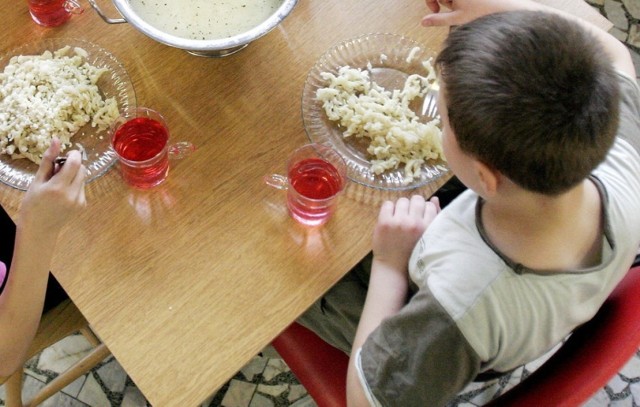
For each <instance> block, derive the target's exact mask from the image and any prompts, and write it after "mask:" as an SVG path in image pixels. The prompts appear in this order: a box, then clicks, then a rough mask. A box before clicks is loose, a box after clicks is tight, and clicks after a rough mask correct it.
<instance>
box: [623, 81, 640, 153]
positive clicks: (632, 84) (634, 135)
mask: <svg viewBox="0 0 640 407" xmlns="http://www.w3.org/2000/svg"><path fill="white" fill-rule="evenodd" d="M618 137H620V138H622V139H623V140H626V141H628V142H629V143H630V144H631V145H632V146H633V147H634V148H635V150H636V151H637V152H638V154H640V87H638V84H637V82H636V81H635V80H634V79H632V78H630V77H628V76H625V75H622V74H620V124H619V127H618Z"/></svg>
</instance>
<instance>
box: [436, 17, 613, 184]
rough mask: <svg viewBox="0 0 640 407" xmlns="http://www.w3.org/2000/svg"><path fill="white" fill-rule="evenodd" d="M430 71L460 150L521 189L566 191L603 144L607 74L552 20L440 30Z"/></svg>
mask: <svg viewBox="0 0 640 407" xmlns="http://www.w3.org/2000/svg"><path fill="white" fill-rule="evenodd" d="M436 66H437V68H438V71H439V73H440V77H441V80H442V85H443V86H442V89H443V91H444V92H445V93H444V96H445V98H444V99H445V101H446V105H447V109H448V112H449V122H450V125H451V128H452V130H453V132H454V133H455V137H456V140H457V142H458V145H459V146H460V149H461V150H462V151H464V152H466V153H468V154H470V155H472V156H473V157H475V158H477V159H478V160H480V161H481V162H483V163H485V164H486V165H488V166H490V167H492V168H495V169H497V170H498V171H500V172H501V173H502V174H504V175H505V176H506V177H508V178H509V179H511V180H512V181H513V182H515V183H516V184H518V185H520V186H521V187H523V188H525V189H528V190H530V191H533V192H538V193H542V194H547V195H555V194H559V193H562V192H564V191H566V190H568V189H570V188H571V187H573V186H575V185H577V184H578V183H579V182H581V181H582V180H584V179H585V178H586V177H587V176H588V175H589V174H590V173H591V171H593V169H594V168H595V167H596V166H597V165H598V164H599V163H600V162H602V161H603V160H604V158H605V156H606V154H607V152H608V150H609V148H610V147H611V145H612V144H613V140H614V138H615V133H616V129H617V127H618V99H619V89H618V82H617V80H616V74H615V72H614V70H613V67H612V66H611V63H610V61H609V59H608V58H607V56H606V54H605V52H604V50H603V49H601V47H600V46H599V44H598V43H597V41H596V40H595V39H594V38H592V35H591V34H589V33H588V32H586V31H585V30H584V29H582V28H581V27H579V26H578V25H576V24H573V23H571V22H569V21H568V20H566V19H564V18H562V17H560V16H556V15H554V14H550V13H544V12H534V11H514V12H507V13H498V14H491V15H488V16H485V17H482V18H479V19H477V20H474V21H472V22H470V23H468V24H465V25H462V26H460V27H458V28H456V29H454V30H453V31H452V32H451V33H450V35H449V37H448V38H447V40H446V42H445V45H444V49H443V51H442V52H441V53H440V55H439V56H438V58H437V60H436Z"/></svg>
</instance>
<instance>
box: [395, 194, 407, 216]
mask: <svg viewBox="0 0 640 407" xmlns="http://www.w3.org/2000/svg"><path fill="white" fill-rule="evenodd" d="M407 213H409V200H408V199H407V198H404V197H402V198H400V199H398V200H397V201H396V207H395V210H394V211H393V214H394V215H400V214H407Z"/></svg>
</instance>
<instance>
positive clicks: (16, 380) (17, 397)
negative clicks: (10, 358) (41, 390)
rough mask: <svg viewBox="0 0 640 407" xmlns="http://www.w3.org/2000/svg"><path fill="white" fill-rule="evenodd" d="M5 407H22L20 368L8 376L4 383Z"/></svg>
mask: <svg viewBox="0 0 640 407" xmlns="http://www.w3.org/2000/svg"><path fill="white" fill-rule="evenodd" d="M4 388H5V391H6V400H5V405H6V407H22V368H20V369H18V371H17V372H15V373H14V374H12V375H11V376H9V379H7V381H6V382H5V383H4Z"/></svg>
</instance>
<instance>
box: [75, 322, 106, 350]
mask: <svg viewBox="0 0 640 407" xmlns="http://www.w3.org/2000/svg"><path fill="white" fill-rule="evenodd" d="M80 333H81V334H82V336H84V337H85V338H86V339H87V341H89V343H90V344H91V346H94V347H96V346H99V345H100V344H101V343H102V341H100V339H98V337H97V336H96V334H94V333H93V331H92V330H91V328H89V325H85V326H83V327H82V328H80Z"/></svg>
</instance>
